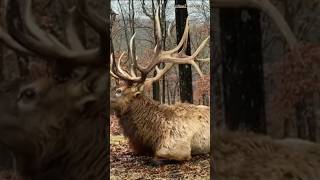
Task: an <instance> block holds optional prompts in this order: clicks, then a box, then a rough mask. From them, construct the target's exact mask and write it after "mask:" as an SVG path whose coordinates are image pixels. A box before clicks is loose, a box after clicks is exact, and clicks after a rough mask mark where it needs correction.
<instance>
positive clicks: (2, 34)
mask: <svg viewBox="0 0 320 180" xmlns="http://www.w3.org/2000/svg"><path fill="white" fill-rule="evenodd" d="M0 41H1V42H3V43H4V44H5V45H7V46H8V47H9V48H10V49H13V50H15V51H17V52H19V53H21V54H25V55H28V56H30V55H32V56H34V53H33V52H31V51H29V50H28V49H26V48H24V47H23V46H22V45H20V43H18V42H17V41H15V40H14V39H13V38H12V37H11V36H10V35H9V34H8V33H6V31H5V30H4V29H3V28H2V27H1V26H0Z"/></svg>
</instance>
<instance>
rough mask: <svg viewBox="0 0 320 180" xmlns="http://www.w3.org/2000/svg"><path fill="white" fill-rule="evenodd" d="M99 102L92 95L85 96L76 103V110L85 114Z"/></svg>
mask: <svg viewBox="0 0 320 180" xmlns="http://www.w3.org/2000/svg"><path fill="white" fill-rule="evenodd" d="M96 101H97V98H96V97H95V96H92V95H88V96H85V97H84V98H82V99H80V100H79V101H78V102H77V103H76V105H75V106H76V109H77V110H78V111H80V112H84V111H86V110H87V109H89V108H90V105H91V104H93V103H94V102H96Z"/></svg>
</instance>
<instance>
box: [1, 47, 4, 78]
mask: <svg viewBox="0 0 320 180" xmlns="http://www.w3.org/2000/svg"><path fill="white" fill-rule="evenodd" d="M3 58H4V50H3V46H2V45H0V82H1V81H2V80H4V74H3Z"/></svg>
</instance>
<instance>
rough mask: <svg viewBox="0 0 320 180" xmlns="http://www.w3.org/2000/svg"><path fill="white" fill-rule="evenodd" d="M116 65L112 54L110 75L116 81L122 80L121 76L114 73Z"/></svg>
mask: <svg viewBox="0 0 320 180" xmlns="http://www.w3.org/2000/svg"><path fill="white" fill-rule="evenodd" d="M114 67H115V66H114V63H113V54H112V53H111V55H110V74H111V75H112V76H113V77H114V78H115V79H120V77H119V76H117V75H116V74H115V73H114V72H113V69H114Z"/></svg>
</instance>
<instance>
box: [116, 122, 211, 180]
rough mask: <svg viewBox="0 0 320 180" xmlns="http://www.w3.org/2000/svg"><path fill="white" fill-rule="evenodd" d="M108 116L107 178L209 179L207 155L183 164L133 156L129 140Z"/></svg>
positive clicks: (120, 179)
mask: <svg viewBox="0 0 320 180" xmlns="http://www.w3.org/2000/svg"><path fill="white" fill-rule="evenodd" d="M114 120H115V119H114V118H111V125H110V128H111V129H110V130H111V131H110V151H111V152H110V153H111V154H110V163H111V164H110V168H111V169H110V179H111V180H122V179H195V180H196V179H210V163H209V155H202V156H193V157H192V160H190V161H187V162H182V163H174V164H166V165H161V166H159V165H154V163H153V161H152V160H153V159H152V157H148V156H140V155H134V153H133V151H132V149H130V148H129V145H128V140H127V139H126V138H125V137H124V136H123V135H122V134H121V130H120V128H119V126H118V124H117V123H116V121H114Z"/></svg>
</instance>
